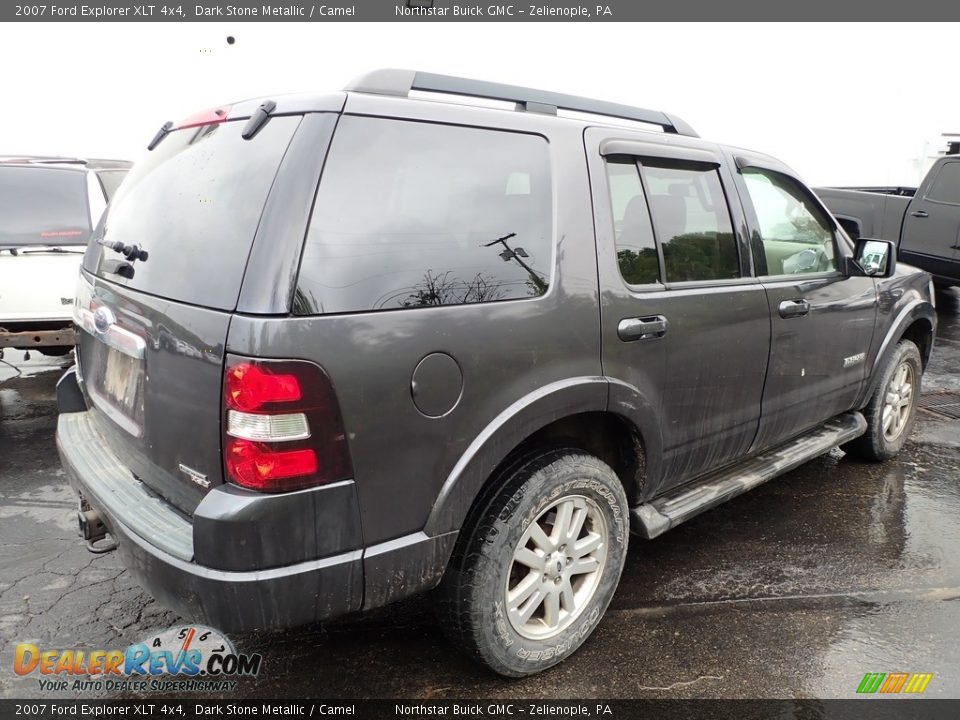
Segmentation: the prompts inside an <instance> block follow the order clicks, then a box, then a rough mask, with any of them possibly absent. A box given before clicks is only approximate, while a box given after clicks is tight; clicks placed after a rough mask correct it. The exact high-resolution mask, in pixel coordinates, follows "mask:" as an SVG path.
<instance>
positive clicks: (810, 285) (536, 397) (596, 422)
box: [57, 70, 936, 676]
mask: <svg viewBox="0 0 960 720" xmlns="http://www.w3.org/2000/svg"><path fill="white" fill-rule="evenodd" d="M413 90H417V91H420V92H421V93H422V94H423V95H424V96H423V97H417V98H414V97H409V95H410V93H411V91H413ZM429 93H441V94H444V95H451V94H457V95H461V96H465V97H467V98H472V100H471V101H470V102H472V103H473V104H469V105H468V104H464V103H463V102H457V103H454V102H449V101H439V102H437V101H432V100H430V99H427V97H428V94H429ZM488 99H489V100H494V101H500V106H499V107H484V105H485V104H486V105H490V104H493V103H489V102H488ZM502 101H507V102H509V103H512V105H509V106H508V108H507V109H504V107H503V103H502ZM567 111H576V112H577V113H580V115H578V116H577V117H576V118H573V117H566V116H564V114H565V113H567ZM584 113H588V114H590V117H591V118H592V119H584V117H585V116H584V115H583V114H584ZM613 118H616V119H620V120H626V121H629V123H632V125H631V126H630V127H624V126H622V125H624V124H626V123H621V125H620V126H618V125H616V124H613V122H615V121H612V119H613ZM150 147H151V149H150V151H149V152H148V153H147V154H146V156H145V157H144V158H143V159H142V160H140V162H138V163H137V164H136V165H135V167H134V168H133V170H132V171H131V173H130V175H129V176H128V178H127V180H126V181H125V182H124V184H123V186H122V187H121V189H120V191H119V192H118V193H117V196H116V197H115V199H114V201H113V202H112V203H111V205H110V207H109V208H108V210H107V213H106V215H105V217H104V220H103V221H102V222H101V224H100V225H99V227H98V228H97V230H96V232H95V235H94V239H93V241H92V242H91V243H90V245H89V247H88V249H87V254H86V257H85V258H84V265H83V270H82V278H81V282H80V290H79V295H78V322H79V324H80V327H81V328H82V331H81V332H80V344H79V354H78V355H79V357H78V360H79V362H78V365H77V367H76V369H75V370H71V371H70V372H69V373H68V374H67V375H66V376H65V377H64V378H63V380H62V381H61V383H60V385H59V387H58V391H59V401H60V407H61V415H60V419H59V426H58V430H57V441H58V445H59V449H60V453H61V457H62V460H63V464H64V467H65V468H66V470H67V473H68V476H69V478H70V481H71V483H73V485H74V487H75V488H76V490H77V492H78V493H79V495H80V503H81V524H82V526H83V528H84V530H85V534H86V536H87V538H88V539H89V540H97V539H98V538H103V537H104V534H105V533H106V532H107V531H109V533H110V534H111V535H112V536H113V538H114V539H115V540H116V541H117V542H118V543H119V550H120V552H121V553H122V555H123V556H124V557H125V561H126V563H127V566H128V567H129V568H130V570H131V572H133V573H134V574H135V575H136V576H137V577H138V579H139V580H140V582H142V583H143V584H144V585H145V586H146V587H147V588H148V589H149V590H150V591H151V592H152V593H153V594H154V595H155V596H156V597H157V598H159V599H160V600H161V601H162V602H164V603H166V604H167V605H169V606H170V607H173V608H175V609H176V610H177V611H179V612H181V613H183V614H184V615H185V616H187V617H190V618H196V619H202V620H204V621H205V622H207V623H210V624H213V625H216V626H219V627H221V628H223V629H225V630H227V631H233V630H244V629H250V628H262V627H277V626H289V625H296V624H301V623H308V622H312V621H316V620H320V619H323V618H330V617H333V616H335V615H339V614H342V613H346V612H350V611H355V610H361V609H366V608H373V607H377V606H381V605H384V604H386V603H389V602H392V601H394V600H397V599H399V598H402V597H405V596H408V595H411V594H414V593H421V592H424V591H427V590H430V589H432V588H435V587H437V586H438V585H439V587H440V593H439V594H440V601H439V605H440V610H441V614H442V616H443V618H444V624H445V627H446V628H447V629H448V630H449V632H450V634H451V635H452V636H453V637H454V638H456V640H457V641H458V642H459V643H461V644H462V645H463V646H464V647H465V648H466V649H467V651H468V652H470V653H472V654H473V655H474V656H475V657H477V658H478V659H480V660H481V661H482V662H484V663H486V664H487V665H489V666H490V667H491V668H493V669H494V670H496V671H497V672H499V673H503V674H505V675H513V676H521V675H527V674H530V673H534V672H537V671H540V670H543V669H545V668H547V667H549V666H551V665H553V664H555V663H557V662H560V661H561V660H563V659H564V658H565V657H567V656H568V655H570V654H571V653H572V652H574V651H575V650H576V649H577V648H578V647H579V646H580V645H581V643H583V641H584V640H585V639H586V638H587V636H589V635H590V633H591V632H592V631H593V629H594V628H595V627H596V625H597V623H598V622H599V621H600V618H601V617H602V615H603V613H604V610H605V609H606V607H607V605H608V603H609V602H610V599H611V597H612V595H613V592H614V590H615V588H616V586H617V583H618V581H619V578H620V573H621V569H622V568H623V564H624V559H625V556H626V551H627V543H628V537H629V531H630V530H631V529H632V530H633V531H634V533H636V534H638V535H640V536H641V537H646V538H652V537H655V536H657V535H660V534H661V533H663V532H664V531H666V530H668V529H669V528H671V527H674V526H676V525H677V524H679V523H681V522H683V521H684V520H686V519H687V518H690V517H692V516H693V515H695V514H697V513H699V512H701V511H702V510H705V509H707V508H710V507H713V506H715V505H717V504H718V503H721V502H723V501H724V500H727V499H729V498H731V497H734V496H735V495H737V494H739V493H742V492H744V491H746V490H748V489H750V488H752V487H754V486H756V485H758V484H760V483H762V482H764V481H766V480H769V479H770V478H772V477H774V476H776V475H778V474H780V473H782V472H784V471H786V470H788V469H790V468H793V467H795V466H797V465H799V464H801V463H802V462H804V461H806V460H808V459H810V458H812V457H815V456H816V455H818V454H821V453H824V452H826V451H828V450H829V449H830V448H831V447H833V446H836V445H838V444H841V445H843V447H844V448H845V449H847V450H848V451H849V452H851V453H854V454H856V455H858V456H861V457H864V458H867V459H871V460H878V459H883V458H887V457H890V456H892V455H894V454H895V453H896V452H897V451H898V450H899V449H900V447H901V446H902V445H903V443H904V441H905V439H906V437H907V435H908V434H909V432H910V428H911V425H912V423H913V419H914V409H915V406H916V401H917V396H918V394H919V389H920V379H921V374H922V372H923V368H924V365H925V364H926V362H927V360H928V358H929V356H930V352H931V348H932V345H933V337H934V326H935V322H936V317H935V313H934V308H933V305H932V294H931V285H930V277H929V275H927V274H925V273H921V272H919V271H917V270H914V269H912V268H910V267H907V266H904V265H900V266H896V258H895V255H894V253H893V250H892V246H891V244H890V243H888V242H884V241H873V240H867V239H861V240H859V241H858V242H857V243H856V244H854V243H852V242H851V241H850V240H849V238H848V237H847V236H846V235H845V234H844V232H843V231H842V230H841V229H840V228H839V227H838V225H837V223H836V222H835V220H834V219H833V217H832V216H831V215H830V214H829V213H828V212H827V211H826V210H825V209H824V207H823V205H822V204H821V203H820V202H819V201H818V200H817V199H816V197H815V196H814V195H813V194H812V193H811V192H810V190H809V189H808V188H807V187H806V186H805V185H804V184H803V183H802V182H801V181H800V180H798V179H797V178H796V176H795V175H794V173H793V172H792V171H791V170H790V169H789V168H787V167H786V166H784V165H783V164H781V163H779V162H777V161H776V160H774V159H772V158H770V157H767V156H765V155H760V154H758V153H754V152H749V151H746V150H740V149H734V148H727V147H722V146H719V145H716V144H713V143H709V142H705V141H703V140H700V139H698V137H697V135H696V134H695V133H694V131H693V130H692V129H691V128H690V127H689V126H688V125H686V124H685V123H683V122H682V121H681V120H679V119H678V118H676V117H672V116H670V115H667V114H665V113H662V112H656V111H650V110H642V109H638V108H633V107H627V106H623V105H616V104H612V103H605V102H599V101H593V100H586V99H584V98H579V97H572V96H567V95H559V94H554V93H548V92H543V91H536V90H529V89H525V88H517V87H511V86H504V85H497V84H492V83H485V82H478V81H472V80H464V79H459V78H450V77H445V76H438V75H432V74H426V73H414V72H409V71H398V70H390V71H377V72H374V73H372V74H370V75H367V76H365V77H363V78H361V79H359V80H357V81H355V82H354V83H352V84H351V85H350V86H349V87H348V89H347V91H346V92H342V93H334V94H330V95H318V96H307V97H302V96H296V97H278V98H276V99H271V100H265V101H251V102H243V103H240V104H237V105H233V106H232V107H221V108H215V109H213V110H210V111H208V112H206V113H201V114H199V115H197V116H195V117H193V118H190V119H188V120H186V121H184V122H182V123H180V124H179V125H177V126H173V125H172V124H168V125H165V126H164V128H163V129H162V130H161V132H160V133H158V135H157V136H156V138H154V140H153V142H152V143H151V145H150ZM134 246H135V247H134ZM144 252H145V253H146V258H145V259H144V257H143V253H144Z"/></svg>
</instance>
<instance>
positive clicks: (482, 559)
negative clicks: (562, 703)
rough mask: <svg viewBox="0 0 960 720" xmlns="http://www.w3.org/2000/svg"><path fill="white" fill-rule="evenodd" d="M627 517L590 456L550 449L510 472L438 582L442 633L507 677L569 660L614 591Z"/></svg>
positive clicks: (605, 470)
mask: <svg viewBox="0 0 960 720" xmlns="http://www.w3.org/2000/svg"><path fill="white" fill-rule="evenodd" d="M627 513H628V509H627V499H626V495H625V493H624V490H623V486H622V485H621V483H620V481H619V479H618V478H617V476H616V474H614V472H613V470H611V469H610V467H609V466H608V465H606V464H605V463H603V462H602V461H600V460H599V459H597V458H596V457H593V456H592V455H588V454H586V453H584V452H582V451H579V450H572V449H566V450H553V451H548V452H546V453H543V454H541V455H539V456H535V457H531V458H528V459H527V460H526V461H525V462H522V463H520V464H518V465H517V466H515V467H514V468H513V469H512V470H511V472H510V473H508V476H507V478H506V479H505V483H504V484H503V486H502V488H501V489H500V490H499V491H498V492H497V493H496V494H495V495H494V496H493V497H492V499H490V500H489V501H488V502H487V505H486V507H485V508H478V510H477V512H475V513H474V515H473V517H472V518H471V519H470V520H468V523H467V525H466V526H465V527H464V528H463V530H462V531H461V540H460V542H459V543H458V547H457V549H456V550H455V552H454V556H453V558H452V560H451V563H450V566H449V568H448V569H447V572H446V574H445V575H444V580H443V583H442V585H441V593H442V596H443V597H442V601H441V608H442V610H443V614H444V624H445V627H446V629H447V631H448V632H449V634H450V635H451V636H452V637H453V639H454V640H455V641H456V642H457V643H459V644H460V645H461V646H463V647H464V649H466V650H467V652H468V653H469V654H471V655H473V656H474V657H475V658H477V659H478V660H480V661H481V662H482V663H484V664H485V665H487V666H488V667H490V668H491V669H493V670H494V671H496V672H498V673H500V674H501V675H507V676H511V677H523V676H525V675H532V674H534V673H537V672H540V671H542V670H545V669H547V668H548V667H551V666H552V665H555V664H557V663H558V662H560V661H561V660H563V659H564V658H566V657H567V656H569V655H571V654H572V653H573V652H574V651H575V650H576V649H577V648H579V647H580V645H582V644H583V642H584V641H585V640H586V639H587V637H589V635H590V633H592V632H593V630H594V628H596V626H597V623H598V622H599V621H600V618H601V617H602V616H603V613H604V611H605V610H606V609H607V605H609V603H610V600H611V598H612V597H613V593H614V591H615V590H616V588H617V584H618V582H619V580H620V573H621V571H622V570H623V564H624V561H625V559H626V552H627V541H628V536H629V520H628V514H627Z"/></svg>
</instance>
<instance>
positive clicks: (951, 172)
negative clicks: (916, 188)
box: [927, 162, 960, 205]
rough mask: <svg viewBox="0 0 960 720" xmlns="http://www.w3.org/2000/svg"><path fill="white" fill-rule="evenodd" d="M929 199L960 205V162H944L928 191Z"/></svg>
mask: <svg viewBox="0 0 960 720" xmlns="http://www.w3.org/2000/svg"><path fill="white" fill-rule="evenodd" d="M927 199H928V200H934V201H936V202H944V203H950V204H952V205H960V163H955V162H949V163H944V164H943V167H941V168H940V172H939V173H937V179H936V180H934V181H933V186H932V187H931V188H930V190H929V192H927Z"/></svg>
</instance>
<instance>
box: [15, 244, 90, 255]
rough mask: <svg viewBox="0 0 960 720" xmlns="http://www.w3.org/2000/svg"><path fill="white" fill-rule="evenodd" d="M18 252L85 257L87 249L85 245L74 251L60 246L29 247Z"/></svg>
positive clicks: (19, 249) (77, 247) (78, 246)
mask: <svg viewBox="0 0 960 720" xmlns="http://www.w3.org/2000/svg"><path fill="white" fill-rule="evenodd" d="M17 250H18V251H19V252H20V253H22V254H24V255H29V254H30V253H67V254H68V255H83V253H85V252H86V250H87V248H86V246H85V245H77V246H76V247H75V248H73V249H70V248H67V247H62V246H60V245H44V246H33V245H27V246H26V247H21V248H17Z"/></svg>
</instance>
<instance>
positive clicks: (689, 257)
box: [643, 160, 740, 282]
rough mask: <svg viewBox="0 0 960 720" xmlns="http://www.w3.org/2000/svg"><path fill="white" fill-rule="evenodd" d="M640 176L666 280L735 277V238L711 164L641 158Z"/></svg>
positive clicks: (723, 196)
mask: <svg viewBox="0 0 960 720" xmlns="http://www.w3.org/2000/svg"><path fill="white" fill-rule="evenodd" d="M643 178H644V182H645V183H646V185H647V191H648V193H649V197H648V200H649V203H650V211H651V213H652V215H653V222H654V227H655V228H656V230H657V239H658V240H659V241H660V246H661V248H662V249H663V263H664V271H665V274H666V279H667V282H683V281H688V280H723V279H728V278H735V277H739V276H740V264H739V256H738V254H737V243H736V238H735V237H734V234H733V226H732V224H731V222H730V211H729V210H728V209H727V200H726V196H725V195H724V193H723V186H722V185H721V184H720V176H719V174H718V173H717V170H716V168H715V167H714V166H712V165H703V164H699V163H684V162H674V161H669V160H655V161H651V160H644V161H643Z"/></svg>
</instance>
